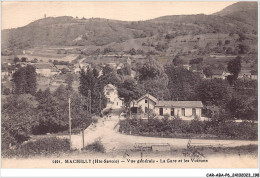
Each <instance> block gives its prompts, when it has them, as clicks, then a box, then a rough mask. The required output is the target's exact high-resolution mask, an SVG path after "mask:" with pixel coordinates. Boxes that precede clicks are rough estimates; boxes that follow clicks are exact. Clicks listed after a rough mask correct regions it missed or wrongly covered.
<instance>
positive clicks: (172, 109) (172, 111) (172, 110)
mask: <svg viewBox="0 0 260 178" xmlns="http://www.w3.org/2000/svg"><path fill="white" fill-rule="evenodd" d="M171 116H174V108H171Z"/></svg>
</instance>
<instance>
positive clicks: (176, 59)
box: [172, 55, 183, 66]
mask: <svg viewBox="0 0 260 178" xmlns="http://www.w3.org/2000/svg"><path fill="white" fill-rule="evenodd" d="M172 64H173V65H174V66H181V65H182V64H183V61H182V60H181V58H180V57H179V55H177V56H175V57H174V58H173V60H172Z"/></svg>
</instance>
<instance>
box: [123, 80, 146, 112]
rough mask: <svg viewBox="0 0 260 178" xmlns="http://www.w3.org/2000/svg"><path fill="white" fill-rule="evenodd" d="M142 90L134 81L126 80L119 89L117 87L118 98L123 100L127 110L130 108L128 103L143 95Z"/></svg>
mask: <svg viewBox="0 0 260 178" xmlns="http://www.w3.org/2000/svg"><path fill="white" fill-rule="evenodd" d="M144 93H145V92H144V90H143V88H142V86H141V85H139V84H137V83H136V82H135V81H134V79H131V78H129V79H126V80H125V81H124V82H123V83H122V84H121V85H120V86H119V87H118V95H119V97H122V98H124V103H125V106H126V107H127V108H128V107H129V106H130V102H131V101H133V100H135V99H137V98H139V97H140V96H142V95H143V94H144Z"/></svg>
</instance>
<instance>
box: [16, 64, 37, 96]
mask: <svg viewBox="0 0 260 178" xmlns="http://www.w3.org/2000/svg"><path fill="white" fill-rule="evenodd" d="M13 81H14V85H15V90H14V91H15V93H16V94H23V93H30V94H31V95H34V94H35V92H36V89H37V81H36V71H35V68H34V67H33V66H31V65H27V66H26V67H21V68H19V69H18V70H17V71H16V72H15V73H14V74H13Z"/></svg>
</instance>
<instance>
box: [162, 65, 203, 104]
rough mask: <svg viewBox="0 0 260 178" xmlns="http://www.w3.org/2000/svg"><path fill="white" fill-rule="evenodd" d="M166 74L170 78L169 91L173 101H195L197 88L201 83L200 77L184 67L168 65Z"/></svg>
mask: <svg viewBox="0 0 260 178" xmlns="http://www.w3.org/2000/svg"><path fill="white" fill-rule="evenodd" d="M165 68H166V74H167V75H168V78H169V84H168V89H169V93H170V99H171V100H195V99H196V96H195V95H196V94H195V88H196V85H197V84H198V83H199V82H200V80H201V79H200V77H199V75H196V74H194V73H193V72H191V71H188V70H186V69H184V68H182V67H175V66H174V65H168V66H166V67H165Z"/></svg>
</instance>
